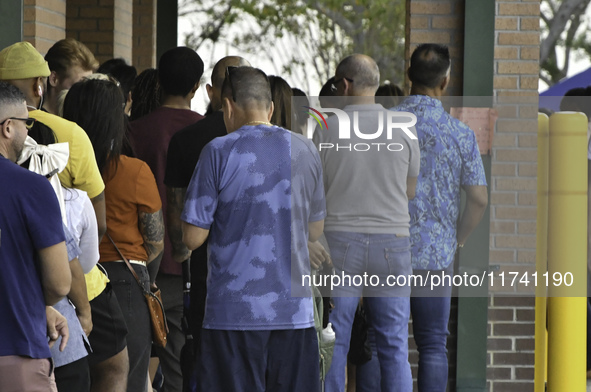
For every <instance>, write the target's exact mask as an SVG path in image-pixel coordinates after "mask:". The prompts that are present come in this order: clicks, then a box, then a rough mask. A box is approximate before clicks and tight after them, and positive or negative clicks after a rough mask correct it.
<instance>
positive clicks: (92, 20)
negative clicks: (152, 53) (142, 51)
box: [66, 0, 133, 63]
mask: <svg viewBox="0 0 591 392" xmlns="http://www.w3.org/2000/svg"><path fill="white" fill-rule="evenodd" d="M132 10H133V0H68V3H67V7H66V30H67V33H66V34H67V37H71V38H75V39H77V40H79V41H80V42H82V43H84V44H85V45H86V46H88V48H89V49H90V50H91V51H92V52H93V53H94V55H95V56H96V58H97V60H98V61H99V62H100V63H102V62H104V61H106V60H108V59H110V58H113V57H122V58H124V59H125V60H126V61H128V62H131V46H132Z"/></svg>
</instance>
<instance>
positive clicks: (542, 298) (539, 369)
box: [534, 113, 550, 392]
mask: <svg viewBox="0 0 591 392" xmlns="http://www.w3.org/2000/svg"><path fill="white" fill-rule="evenodd" d="M548 127H549V120H548V116H547V115H545V114H543V113H540V114H538V200H537V202H538V204H537V213H538V215H537V220H536V271H537V273H538V276H542V275H543V274H544V273H545V272H546V271H548V253H547V252H548V166H549V160H548V158H549V157H548V152H549V151H548V149H549V147H550V146H549V142H548V138H549V135H548V132H549V131H548ZM546 296H547V291H546V286H545V285H538V286H537V287H536V316H535V320H536V321H535V344H536V346H535V347H536V348H535V369H534V391H535V392H544V391H545V390H546V376H547V369H548V363H547V360H548V356H547V354H548V335H547V333H546V298H547V297H546Z"/></svg>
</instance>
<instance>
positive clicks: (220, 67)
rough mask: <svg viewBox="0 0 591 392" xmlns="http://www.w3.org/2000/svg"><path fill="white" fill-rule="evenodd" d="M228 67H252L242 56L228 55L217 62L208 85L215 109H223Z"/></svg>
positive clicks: (212, 106) (208, 93)
mask: <svg viewBox="0 0 591 392" xmlns="http://www.w3.org/2000/svg"><path fill="white" fill-rule="evenodd" d="M228 67H250V63H249V62H248V61H246V60H245V59H244V58H242V57H240V56H226V57H224V58H223V59H221V60H220V61H218V62H217V63H216V65H215V66H214V67H213V71H212V72H211V85H207V86H206V89H207V95H209V100H210V102H211V108H212V109H213V110H221V109H222V86H223V84H224V79H225V78H226V69H227V68H228Z"/></svg>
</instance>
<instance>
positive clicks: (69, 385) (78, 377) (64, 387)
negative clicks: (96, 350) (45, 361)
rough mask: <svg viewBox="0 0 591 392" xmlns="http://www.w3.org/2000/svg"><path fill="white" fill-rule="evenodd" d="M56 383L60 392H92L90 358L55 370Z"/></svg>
mask: <svg viewBox="0 0 591 392" xmlns="http://www.w3.org/2000/svg"><path fill="white" fill-rule="evenodd" d="M54 373H55V383H56V384H57V390H58V392H70V391H76V392H88V391H90V369H89V368H88V357H84V358H81V359H79V360H77V361H74V362H70V363H69V364H67V365H64V366H60V367H57V368H55V370H54Z"/></svg>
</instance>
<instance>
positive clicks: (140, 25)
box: [132, 0, 157, 73]
mask: <svg viewBox="0 0 591 392" xmlns="http://www.w3.org/2000/svg"><path fill="white" fill-rule="evenodd" d="M156 5H157V4H156V0H133V52H132V55H133V61H132V64H133V65H134V66H135V67H136V68H137V70H138V73H140V72H142V71H143V70H144V69H146V68H156Z"/></svg>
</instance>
